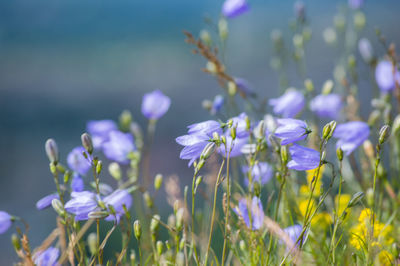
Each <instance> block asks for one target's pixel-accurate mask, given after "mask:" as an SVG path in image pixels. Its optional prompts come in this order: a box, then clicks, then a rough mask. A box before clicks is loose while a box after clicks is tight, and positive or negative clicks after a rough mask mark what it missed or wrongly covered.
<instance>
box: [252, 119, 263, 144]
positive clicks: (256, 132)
mask: <svg viewBox="0 0 400 266" xmlns="http://www.w3.org/2000/svg"><path fill="white" fill-rule="evenodd" d="M254 136H255V137H256V138H257V139H259V140H262V139H263V138H264V137H265V122H264V120H261V121H260V122H258V124H257V126H256V128H255V129H254Z"/></svg>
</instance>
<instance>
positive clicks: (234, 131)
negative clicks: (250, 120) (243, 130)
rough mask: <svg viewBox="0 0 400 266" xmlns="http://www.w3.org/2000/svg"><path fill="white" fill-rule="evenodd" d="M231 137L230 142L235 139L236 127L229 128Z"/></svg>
mask: <svg viewBox="0 0 400 266" xmlns="http://www.w3.org/2000/svg"><path fill="white" fill-rule="evenodd" d="M231 137H232V140H235V139H236V127H232V128H231Z"/></svg>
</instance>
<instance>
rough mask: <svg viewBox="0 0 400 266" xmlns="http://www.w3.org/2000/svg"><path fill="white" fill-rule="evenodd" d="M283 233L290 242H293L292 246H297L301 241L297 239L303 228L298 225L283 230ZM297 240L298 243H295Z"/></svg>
mask: <svg viewBox="0 0 400 266" xmlns="http://www.w3.org/2000/svg"><path fill="white" fill-rule="evenodd" d="M283 231H284V232H285V233H286V234H288V236H289V238H290V240H291V241H292V242H293V244H294V245H296V246H297V245H298V244H299V243H300V241H301V239H299V237H300V235H301V232H302V231H303V227H302V226H301V225H299V224H295V225H292V226H289V227H286V228H284V229H283ZM298 239H299V241H297V240H298Z"/></svg>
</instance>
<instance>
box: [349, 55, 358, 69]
mask: <svg viewBox="0 0 400 266" xmlns="http://www.w3.org/2000/svg"><path fill="white" fill-rule="evenodd" d="M347 63H348V65H349V68H352V69H354V68H355V67H356V57H355V56H354V55H352V54H351V55H349V57H348V58H347Z"/></svg>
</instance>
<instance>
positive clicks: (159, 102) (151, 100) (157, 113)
mask: <svg viewBox="0 0 400 266" xmlns="http://www.w3.org/2000/svg"><path fill="white" fill-rule="evenodd" d="M170 105H171V99H170V98H169V97H168V96H165V95H164V94H163V93H162V92H161V91H160V90H155V91H153V92H150V93H146V94H145V95H144V96H143V101H142V114H143V115H144V116H145V117H146V118H147V119H151V120H157V119H159V118H160V117H162V116H163V115H164V114H165V113H166V112H167V111H168V109H169V106H170Z"/></svg>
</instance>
